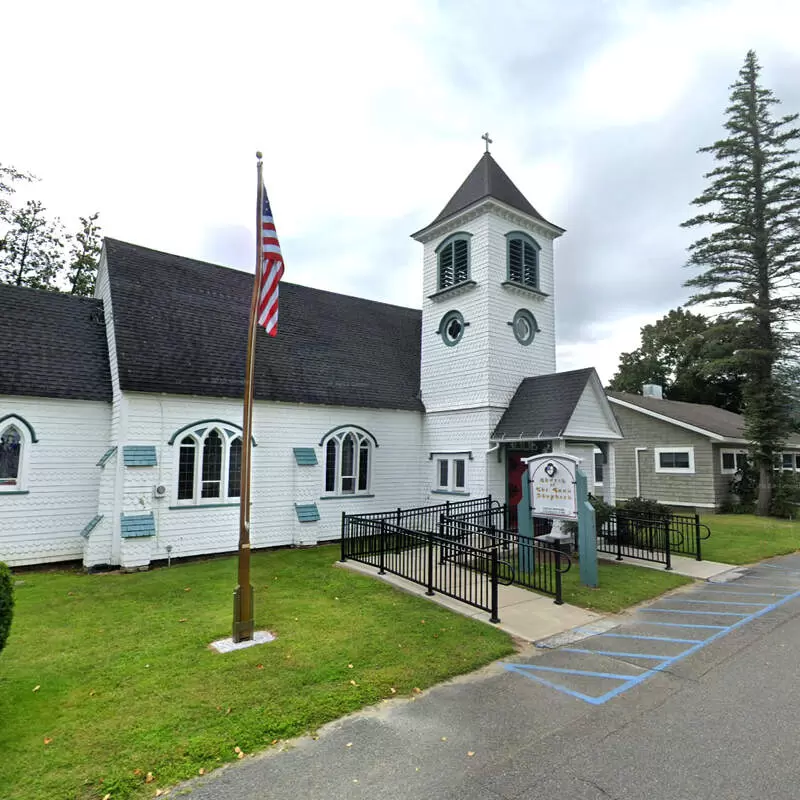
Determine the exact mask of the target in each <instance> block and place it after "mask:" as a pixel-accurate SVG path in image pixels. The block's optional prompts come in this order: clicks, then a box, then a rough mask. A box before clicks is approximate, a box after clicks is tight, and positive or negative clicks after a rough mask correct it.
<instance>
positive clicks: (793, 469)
mask: <svg viewBox="0 0 800 800" xmlns="http://www.w3.org/2000/svg"><path fill="white" fill-rule="evenodd" d="M784 456H791V457H792V466H791V467H784V466H783V457H784ZM796 456H797V452H796V451H795V450H784V451H783V452H782V453H781V465H780V469H781V470H783V472H798V469H797V458H796Z"/></svg>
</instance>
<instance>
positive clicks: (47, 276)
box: [0, 200, 64, 291]
mask: <svg viewBox="0 0 800 800" xmlns="http://www.w3.org/2000/svg"><path fill="white" fill-rule="evenodd" d="M9 222H10V227H9V228H8V230H7V231H6V232H5V236H4V238H3V242H2V247H0V279H2V281H3V282H4V283H11V284H14V285H15V286H29V287H30V288H32V289H52V290H53V291H58V286H57V285H56V279H57V277H58V272H59V270H60V269H61V267H62V266H63V263H64V231H63V228H62V226H61V223H60V222H59V221H58V220H55V221H52V220H49V219H48V218H47V216H46V213H45V208H44V206H42V204H41V203H40V202H39V201H38V200H28V202H27V203H26V204H25V205H24V206H22V207H20V208H15V209H12V211H11V215H10V220H9Z"/></svg>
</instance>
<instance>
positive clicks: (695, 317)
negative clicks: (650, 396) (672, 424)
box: [609, 308, 744, 413]
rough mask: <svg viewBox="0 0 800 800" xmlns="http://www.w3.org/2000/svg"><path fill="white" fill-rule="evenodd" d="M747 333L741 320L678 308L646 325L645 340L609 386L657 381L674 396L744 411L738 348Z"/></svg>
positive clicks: (634, 387)
mask: <svg viewBox="0 0 800 800" xmlns="http://www.w3.org/2000/svg"><path fill="white" fill-rule="evenodd" d="M743 335H744V334H743V331H742V326H741V325H737V324H735V323H730V322H725V321H712V320H709V319H708V318H707V317H705V316H703V315H702V314H693V313H692V312H691V311H685V310H684V309H682V308H676V309H673V310H672V311H670V312H669V313H668V314H666V315H665V316H664V317H662V318H661V319H660V320H658V321H657V322H655V323H653V324H652V325H645V326H644V327H643V328H642V329H641V345H640V346H639V347H638V348H636V350H633V351H632V352H630V353H622V355H621V356H620V362H619V367H618V369H617V372H616V374H615V375H614V377H613V378H612V380H611V383H610V384H609V388H611V389H615V390H617V391H621V392H634V393H637V394H638V393H639V392H641V388H642V384H644V383H656V384H658V385H660V386H661V387H663V390H664V397H666V398H667V399H669V400H683V401H684V402H687V403H707V404H709V405H715V406H719V407H720V408H726V409H728V410H729V411H734V412H737V413H738V412H739V411H740V410H741V406H742V380H743V376H742V372H741V365H740V364H739V358H738V347H739V343H740V342H741V340H742V338H743Z"/></svg>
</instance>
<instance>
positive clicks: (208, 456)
mask: <svg viewBox="0 0 800 800" xmlns="http://www.w3.org/2000/svg"><path fill="white" fill-rule="evenodd" d="M241 468H242V436H241V434H240V433H239V432H238V431H233V430H229V429H227V428H225V427H222V428H219V427H210V428H209V427H206V426H204V425H200V426H198V427H197V428H195V429H194V430H189V431H186V432H185V433H184V434H183V435H182V437H181V439H180V444H179V447H178V481H177V499H178V502H179V503H181V504H186V505H191V504H198V505H201V504H203V503H208V504H214V503H225V502H229V501H231V502H235V501H237V500H238V499H239V497H240V495H241V474H240V473H241Z"/></svg>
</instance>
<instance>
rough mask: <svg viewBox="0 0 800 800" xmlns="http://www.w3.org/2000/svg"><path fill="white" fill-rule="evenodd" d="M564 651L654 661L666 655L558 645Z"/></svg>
mask: <svg viewBox="0 0 800 800" xmlns="http://www.w3.org/2000/svg"><path fill="white" fill-rule="evenodd" d="M558 649H559V650H561V651H563V652H565V653H591V654H592V655H597V656H622V657H623V658H650V659H653V660H654V661H663V660H664V659H665V658H666V657H667V656H665V655H663V654H662V655H660V656H657V655H654V654H652V653H620V652H619V651H618V650H584V649H583V648H581V647H559V648H558Z"/></svg>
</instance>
